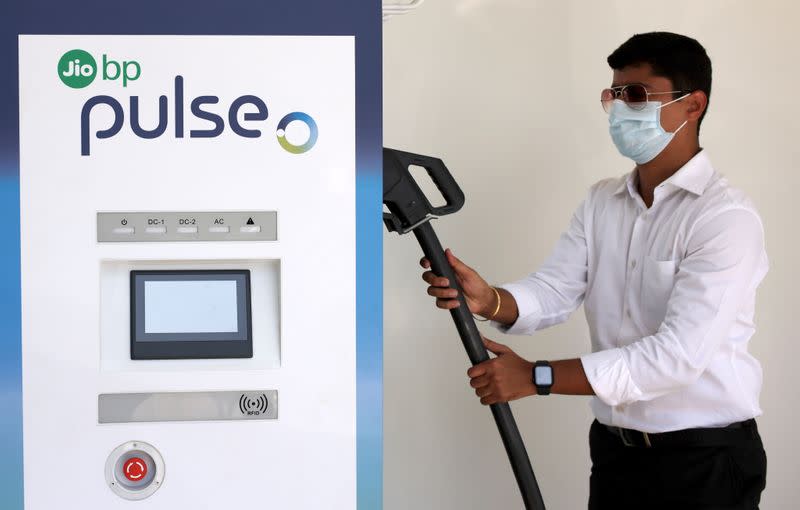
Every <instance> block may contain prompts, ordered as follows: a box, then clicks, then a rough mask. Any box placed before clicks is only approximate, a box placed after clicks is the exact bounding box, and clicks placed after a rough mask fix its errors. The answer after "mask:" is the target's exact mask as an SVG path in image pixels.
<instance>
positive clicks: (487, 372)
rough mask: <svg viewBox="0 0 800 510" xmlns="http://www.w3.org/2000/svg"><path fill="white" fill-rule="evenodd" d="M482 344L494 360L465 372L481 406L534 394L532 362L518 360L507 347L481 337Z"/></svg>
mask: <svg viewBox="0 0 800 510" xmlns="http://www.w3.org/2000/svg"><path fill="white" fill-rule="evenodd" d="M483 344H484V345H485V346H486V348H487V349H489V350H490V351H491V352H493V353H494V354H496V355H497V357H496V358H492V359H490V360H488V361H484V362H483V363H480V364H478V365H475V366H474V367H472V368H470V369H469V370H467V375H468V376H469V378H470V382H469V384H470V386H472V387H473V388H475V394H476V395H478V396H479V397H480V398H481V404H483V405H490V404H497V403H503V402H509V401H511V400H516V399H518V398H522V397H527V396H530V395H536V386H534V385H533V379H532V375H533V373H532V370H533V363H531V362H530V361H526V360H524V359H522V358H521V357H519V356H518V355H517V353H515V352H514V351H512V350H511V349H510V348H509V347H508V346H506V345H503V344H499V343H497V342H493V341H491V340H489V339H488V338H485V337H484V338H483Z"/></svg>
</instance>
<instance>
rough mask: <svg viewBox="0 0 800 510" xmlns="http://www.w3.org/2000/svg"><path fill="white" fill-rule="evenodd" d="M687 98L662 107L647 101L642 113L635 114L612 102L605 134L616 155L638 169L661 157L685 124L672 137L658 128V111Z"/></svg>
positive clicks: (636, 111)
mask: <svg viewBox="0 0 800 510" xmlns="http://www.w3.org/2000/svg"><path fill="white" fill-rule="evenodd" d="M688 95H689V94H686V95H684V96H681V97H679V98H678V99H674V100H672V101H670V102H669V103H664V104H661V102H660V101H648V102H647V103H645V107H644V108H643V109H641V110H634V109H633V108H631V107H630V106H628V105H627V104H625V101H622V100H620V99H615V100H614V103H613V104H612V105H611V112H610V113H609V115H608V124H609V127H608V131H609V132H610V133H611V139H612V140H613V141H614V145H616V146H617V150H618V151H619V153H620V154H622V155H623V156H625V157H626V158H631V159H632V160H634V161H635V162H636V163H637V164H639V165H642V164H644V163H647V162H648V161H652V160H653V159H655V157H656V156H658V155H659V154H661V151H663V150H664V149H665V148H666V147H667V145H668V144H669V142H670V141H672V138H673V137H674V136H675V134H676V133H677V132H678V131H680V130H681V129H682V128H683V126H685V125H686V123H687V122H688V121H684V122H683V124H681V125H680V126H679V127H678V129H676V130H675V131H674V132H673V133H668V132H666V131H664V128H662V127H661V108H663V107H664V106H667V105H670V104H672V103H674V102H675V101H680V100H681V99H683V98H684V97H686V96H688Z"/></svg>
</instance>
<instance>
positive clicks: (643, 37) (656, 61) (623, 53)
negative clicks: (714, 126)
mask: <svg viewBox="0 0 800 510" xmlns="http://www.w3.org/2000/svg"><path fill="white" fill-rule="evenodd" d="M645 63H647V64H650V67H651V68H652V69H653V74H654V75H655V76H661V77H664V78H668V79H669V80H670V81H671V82H672V85H673V87H675V90H687V91H695V90H702V91H703V92H705V93H706V96H707V97H708V98H709V101H710V99H711V59H709V58H708V54H707V53H706V49H705V48H703V46H702V45H701V44H700V43H699V42H697V41H696V40H695V39H692V38H691V37H686V36H685V35H680V34H673V33H671V32H648V33H645V34H636V35H634V36H633V37H631V38H630V39H628V40H627V41H625V42H624V43H622V46H620V47H619V48H617V49H616V50H614V53H612V54H611V55H609V56H608V65H610V66H611V69H614V70H620V69H622V68H624V67H627V66H636V65H640V64H645ZM675 97H676V96H674V95H673V99H675ZM677 97H680V96H677ZM707 111H708V107H707V106H706V111H704V112H703V114H702V115H701V116H700V120H699V121H698V122H697V129H698V131H699V130H700V124H701V123H702V122H703V117H705V116H706V112H707Z"/></svg>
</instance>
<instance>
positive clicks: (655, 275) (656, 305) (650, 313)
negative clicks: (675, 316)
mask: <svg viewBox="0 0 800 510" xmlns="http://www.w3.org/2000/svg"><path fill="white" fill-rule="evenodd" d="M677 268H678V261H677V260H656V259H654V258H653V257H651V256H649V255H648V256H646V257H645V259H644V267H643V268H642V270H643V272H642V293H641V297H642V311H643V312H644V313H643V314H642V315H643V317H642V322H643V323H644V325H645V326H646V327H647V329H648V330H650V331H652V332H653V333H655V332H656V331H657V330H658V327H659V326H660V325H661V323H662V322H663V321H664V317H665V316H666V314H667V302H669V297H670V295H671V294H672V288H673V287H674V286H675V273H676V272H677Z"/></svg>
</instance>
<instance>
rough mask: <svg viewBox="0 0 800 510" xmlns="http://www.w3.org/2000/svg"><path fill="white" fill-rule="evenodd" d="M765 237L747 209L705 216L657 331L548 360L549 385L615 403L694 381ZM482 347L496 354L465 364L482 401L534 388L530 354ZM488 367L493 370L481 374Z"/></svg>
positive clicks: (756, 263) (745, 288) (758, 259)
mask: <svg viewBox="0 0 800 510" xmlns="http://www.w3.org/2000/svg"><path fill="white" fill-rule="evenodd" d="M763 243H764V241H763V230H762V226H761V221H760V220H759V219H758V217H757V216H756V214H755V213H754V212H752V211H749V210H745V209H734V210H729V211H726V212H725V213H722V214H720V215H718V216H717V217H715V218H713V219H711V220H710V221H708V222H707V223H706V224H705V225H703V226H702V227H701V228H700V229H699V230H698V231H697V232H695V233H694V234H693V235H692V236H691V239H690V242H689V249H688V254H687V257H686V258H685V259H684V260H683V261H681V264H680V266H679V269H678V273H677V275H676V282H675V286H674V288H673V291H672V295H671V296H670V299H669V302H668V304H667V312H666V316H665V318H664V321H663V322H662V324H661V327H659V329H658V331H657V332H656V333H655V334H654V335H650V336H647V337H644V338H642V339H640V340H638V341H636V342H634V343H632V344H631V345H628V346H626V347H621V348H617V349H609V350H605V351H600V352H596V353H593V354H588V355H586V356H583V357H582V358H580V359H571V360H562V361H555V362H553V363H551V364H552V366H553V372H554V374H553V379H554V381H553V382H554V385H553V388H552V393H558V394H564V395H591V394H596V395H597V396H598V397H599V398H600V399H601V400H603V401H604V402H605V403H607V404H609V405H619V404H629V403H632V402H636V401H640V400H651V399H653V398H656V397H658V396H661V395H664V394H667V393H670V392H672V391H677V390H678V389H680V388H683V387H685V386H688V385H689V384H692V383H693V382H694V381H695V380H696V379H697V378H698V377H700V375H701V374H702V373H703V371H704V370H705V368H706V367H707V366H708V363H709V362H710V361H711V358H712V356H713V355H714V353H715V352H716V351H717V350H718V349H719V346H720V344H721V343H722V342H723V341H724V340H725V338H726V335H727V333H728V331H729V330H730V327H731V324H732V323H733V321H734V320H735V318H736V314H737V312H738V310H739V309H740V307H741V304H742V302H743V300H744V299H745V298H746V295H747V294H748V293H749V292H750V291H751V290H752V289H751V288H750V285H751V282H752V281H753V275H754V274H757V272H758V271H763V270H764V269H766V267H765V266H764V262H765V261H764V259H763V256H764V251H763ZM760 276H763V275H760ZM487 348H489V349H490V350H492V352H494V353H495V354H497V358H493V359H491V360H489V361H487V362H484V363H481V364H480V365H477V366H475V367H473V368H471V369H470V377H471V378H472V379H473V381H472V383H473V387H474V388H476V393H478V395H479V396H482V395H483V396H487V397H489V398H485V399H484V398H483V397H482V399H481V402H483V403H495V402H506V401H508V400H513V399H514V398H520V396H527V395H533V394H535V388H533V382H532V381H530V382H528V381H524V382H522V381H523V378H524V377H523V376H524V375H525V374H530V371H531V368H532V367H533V364H532V363H531V362H529V361H526V360H524V359H522V358H520V357H519V356H517V355H516V354H515V353H514V352H513V351H512V350H511V349H509V348H508V347H506V346H504V345H502V344H497V343H495V342H492V341H491V340H487ZM484 365H485V367H484ZM486 373H490V374H496V375H494V376H493V377H482V376H484V375H485V374H486ZM476 374H477V376H476ZM504 374H505V375H504ZM528 377H530V376H528ZM507 397H511V398H507Z"/></svg>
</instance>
